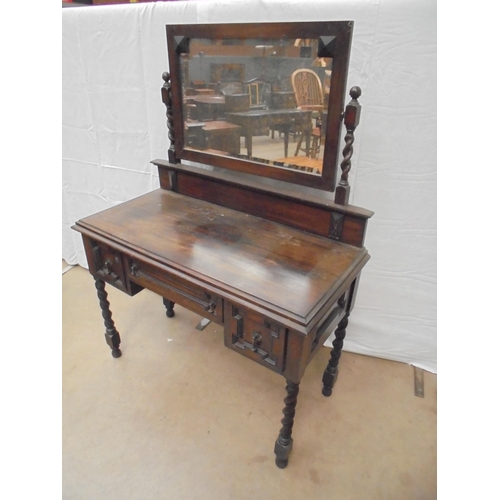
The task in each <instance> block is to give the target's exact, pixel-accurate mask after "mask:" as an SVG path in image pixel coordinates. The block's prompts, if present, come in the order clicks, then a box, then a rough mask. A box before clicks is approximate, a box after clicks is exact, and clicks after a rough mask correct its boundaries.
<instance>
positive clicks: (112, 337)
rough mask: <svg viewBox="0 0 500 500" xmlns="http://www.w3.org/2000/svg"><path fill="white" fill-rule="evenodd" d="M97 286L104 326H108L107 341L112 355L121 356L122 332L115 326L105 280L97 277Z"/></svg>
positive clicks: (105, 335)
mask: <svg viewBox="0 0 500 500" xmlns="http://www.w3.org/2000/svg"><path fill="white" fill-rule="evenodd" d="M95 287H96V289H97V297H98V299H99V305H100V306H101V311H102V317H103V319H104V326H105V327H106V332H105V334H104V338H105V339H106V343H107V344H108V345H109V347H110V349H111V355H112V356H113V358H119V357H120V356H121V355H122V352H121V351H120V342H121V339H120V334H119V333H118V331H117V329H116V328H115V322H114V321H113V319H112V318H111V311H110V309H109V302H108V294H107V293H106V290H105V284H104V281H103V280H101V279H99V278H96V280H95Z"/></svg>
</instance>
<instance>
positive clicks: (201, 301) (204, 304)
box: [125, 257, 224, 324]
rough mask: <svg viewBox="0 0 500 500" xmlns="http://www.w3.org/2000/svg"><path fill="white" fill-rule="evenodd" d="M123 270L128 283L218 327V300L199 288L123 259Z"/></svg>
mask: <svg viewBox="0 0 500 500" xmlns="http://www.w3.org/2000/svg"><path fill="white" fill-rule="evenodd" d="M125 269H126V272H127V276H128V279H130V280H131V281H132V282H134V283H136V284H138V285H140V286H141V287H144V288H147V289H148V290H151V291H152V292H155V293H157V294H159V295H161V296H162V297H165V298H166V299H168V300H171V301H172V302H175V303H176V304H179V305H181V306H182V307H185V308H186V309H189V310H190V311H193V312H194V313H196V314H199V315H200V316H203V317H205V318H208V319H210V320H211V321H214V322H215V323H219V324H222V322H223V320H224V317H223V314H224V310H223V301H222V298H220V297H219V296H217V295H216V294H214V293H212V292H209V291H207V290H206V289H204V288H203V287H201V286H199V285H196V284H193V283H191V282H189V281H188V280H187V279H184V278H180V277H179V276H176V275H175V274H173V273H168V272H166V271H163V270H161V269H159V268H158V267H156V266H154V265H151V264H147V263H145V262H142V261H140V260H138V259H133V258H128V257H126V261H125Z"/></svg>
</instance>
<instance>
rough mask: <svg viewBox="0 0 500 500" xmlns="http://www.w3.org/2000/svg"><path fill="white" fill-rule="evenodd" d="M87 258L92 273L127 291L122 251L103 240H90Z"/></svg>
mask: <svg viewBox="0 0 500 500" xmlns="http://www.w3.org/2000/svg"><path fill="white" fill-rule="evenodd" d="M86 247H87V248H89V250H90V255H89V251H88V250H87V260H88V261H89V267H90V271H91V272H92V274H93V275H94V276H96V277H98V278H100V279H102V280H104V281H106V282H107V283H109V284H110V285H113V286H115V287H116V288H119V289H120V290H123V291H125V292H126V291H127V287H126V281H125V270H124V268H123V258H122V255H121V253H120V252H118V251H116V250H115V249H113V248H111V247H110V246H108V245H105V244H104V243H101V242H96V241H94V240H89V245H86Z"/></svg>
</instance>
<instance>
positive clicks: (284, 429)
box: [274, 380, 299, 469]
mask: <svg viewBox="0 0 500 500" xmlns="http://www.w3.org/2000/svg"><path fill="white" fill-rule="evenodd" d="M298 394H299V384H295V383H294V382H291V381H289V380H287V381H286V397H285V399H284V403H285V407H284V408H283V418H282V420H281V429H280V433H279V435H278V439H277V440H276V443H275V445H274V453H275V454H276V465H277V466H278V467H279V468H280V469H284V468H285V467H286V466H287V465H288V457H289V456H290V453H291V451H292V447H293V438H292V428H293V419H294V418H295V407H296V406H297V396H298Z"/></svg>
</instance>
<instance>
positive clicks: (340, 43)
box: [166, 21, 354, 191]
mask: <svg viewBox="0 0 500 500" xmlns="http://www.w3.org/2000/svg"><path fill="white" fill-rule="evenodd" d="M353 25H354V23H353V22H352V21H331V22H304V23H248V24H182V25H179V24H177V25H166V31H167V46H168V58H169V66H170V78H171V85H172V87H171V90H172V114H173V122H174V123H173V125H174V136H175V159H176V161H181V160H188V161H192V162H196V163H202V164H207V165H212V166H215V167H222V168H226V169H230V170H235V171H239V172H243V173H247V174H252V175H257V176H261V177H266V178H269V179H276V180H280V181H284V182H290V183H293V184H298V185H302V186H307V187H311V188H317V189H321V190H324V191H334V189H335V185H336V172H337V161H338V155H339V150H340V144H341V133H342V125H343V112H344V102H345V94H346V87H347V73H348V68H349V56H350V50H351V39H352V31H353ZM192 38H204V39H215V40H218V39H226V38H233V39H247V38H252V39H253V38H267V39H277V40H279V39H282V38H286V39H297V38H315V39H318V42H319V43H318V47H319V48H318V56H319V57H331V58H332V74H331V81H330V95H329V101H328V108H327V110H328V117H327V123H326V131H325V146H324V153H323V167H322V172H321V174H320V175H319V174H311V173H306V172H303V171H300V170H294V169H289V168H286V167H280V166H272V165H268V164H265V163H260V162H256V161H252V160H246V159H241V158H236V157H232V156H223V155H216V154H211V153H206V152H203V151H201V150H195V149H191V148H185V147H184V144H185V140H184V116H183V95H182V74H181V63H180V59H181V57H180V54H183V53H188V52H189V40H190V39H192Z"/></svg>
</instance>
